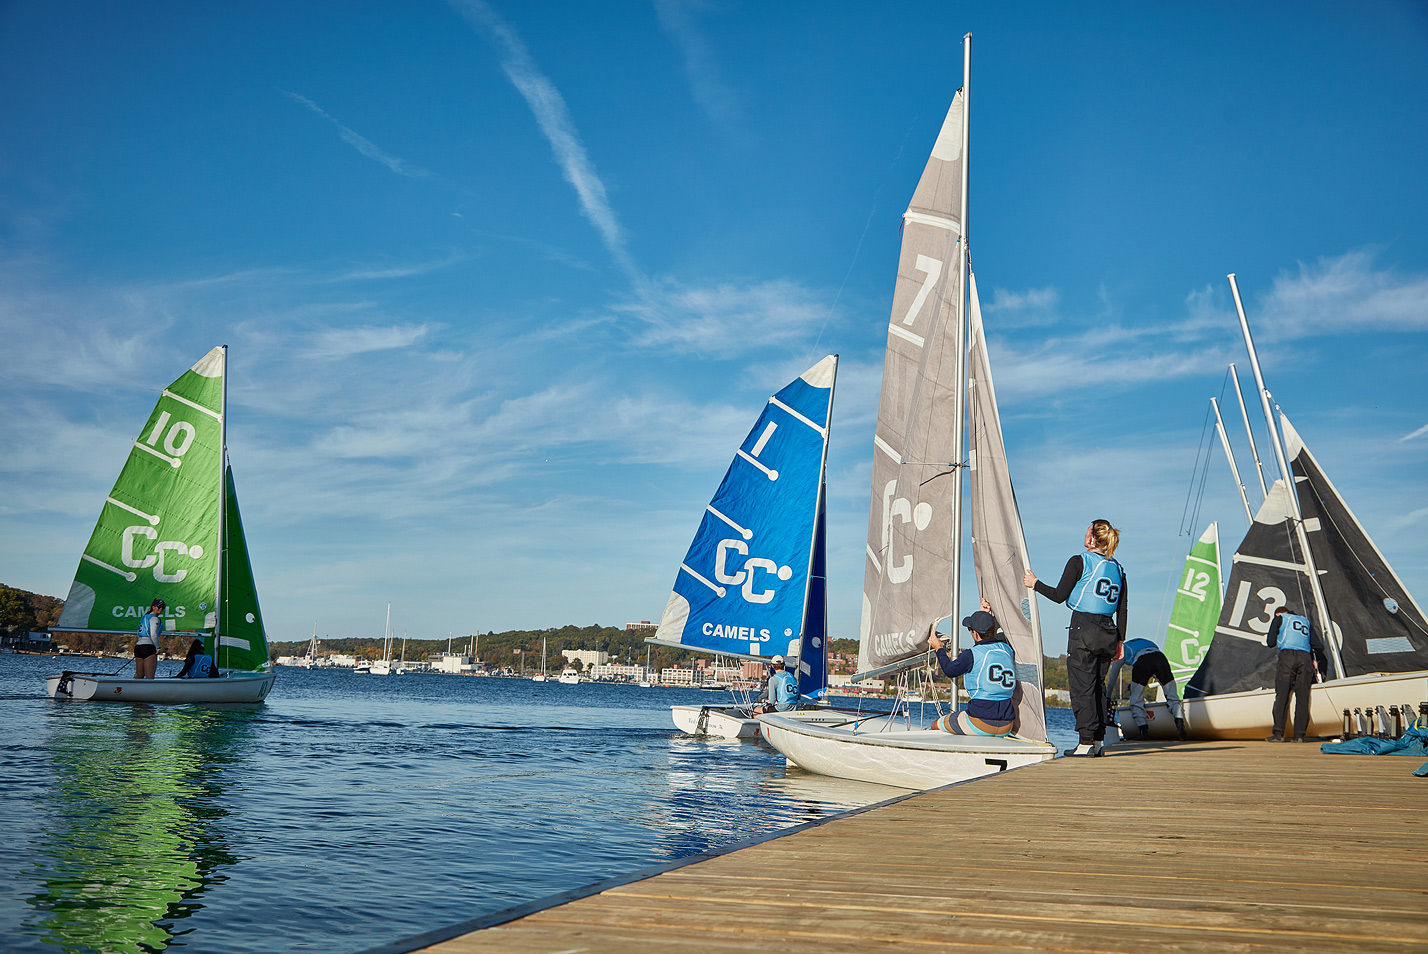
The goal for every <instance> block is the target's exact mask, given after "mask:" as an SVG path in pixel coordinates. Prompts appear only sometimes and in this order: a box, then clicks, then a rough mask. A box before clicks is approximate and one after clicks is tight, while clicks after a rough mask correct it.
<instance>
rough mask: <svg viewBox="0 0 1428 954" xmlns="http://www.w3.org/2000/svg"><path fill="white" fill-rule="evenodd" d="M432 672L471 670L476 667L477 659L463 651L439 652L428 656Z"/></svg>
mask: <svg viewBox="0 0 1428 954" xmlns="http://www.w3.org/2000/svg"><path fill="white" fill-rule="evenodd" d="M427 661H428V663H430V665H431V671H432V672H451V673H462V672H471V671H472V670H473V669H475V668H476V660H475V658H474V657H472V656H466V655H463V654H461V653H437V654H436V655H435V656H431V657H429V658H428V660H427Z"/></svg>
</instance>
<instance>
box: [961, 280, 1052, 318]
mask: <svg viewBox="0 0 1428 954" xmlns="http://www.w3.org/2000/svg"><path fill="white" fill-rule="evenodd" d="M978 297H981V296H980V295H979V296H978ZM1060 301H1061V296H1060V295H1059V294H1058V293H1057V291H1056V289H1054V288H1051V287H1049V286H1048V287H1046V288H1028V289H1027V290H1026V291H1022V292H1014V291H1008V290H1007V289H1005V288H998V289H996V290H995V291H993V292H992V300H991V301H990V302H988V303H987V304H985V305H983V308H985V309H986V310H987V311H989V312H991V311H1020V310H1023V309H1037V310H1045V309H1048V308H1055V307H1056V305H1057V304H1058V303H1059V302H1060Z"/></svg>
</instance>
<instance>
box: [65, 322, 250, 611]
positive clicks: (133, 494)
mask: <svg viewBox="0 0 1428 954" xmlns="http://www.w3.org/2000/svg"><path fill="white" fill-rule="evenodd" d="M226 363H227V361H226V352H225V351H224V349H223V348H222V347H218V348H214V349H213V350H212V351H210V352H209V353H208V354H206V355H204V357H203V358H202V359H201V360H200V361H199V362H198V363H197V364H195V365H194V366H193V367H192V368H190V369H189V370H187V371H185V372H184V373H183V375H182V376H181V377H180V378H179V379H178V380H177V381H175V382H173V383H172V384H170V385H169V386H168V387H167V388H165V389H164V391H163V393H162V395H161V396H160V397H159V400H158V403H157V404H156V405H155V406H154V411H153V413H152V414H150V415H149V419H148V421H147V422H146V423H145V424H144V428H143V430H141V431H140V432H139V436H138V437H137V438H136V439H135V440H134V443H133V445H132V446H131V448H130V450H129V459H128V460H127V461H126V462H125V464H124V469H123V470H122V471H120V473H119V479H118V480H117V481H115V483H114V489H113V490H111V491H110V492H109V496H108V497H107V498H105V501H104V507H103V509H102V510H101V511H100V513H99V522H98V523H97V524H96V526H95V528H94V534H93V536H91V537H90V538H89V544H88V545H87V546H86V547H85V548H84V555H83V556H82V557H81V558H80V561H79V569H78V570H76V571H75V574H74V583H73V584H72V585H71V586H70V591H69V597H68V598H67V599H66V600H65V606H64V611H63V613H62V614H61V616H60V620H59V624H58V625H57V626H56V629H61V630H98V631H101V632H133V631H135V630H136V629H137V628H138V625H139V617H140V616H142V615H143V614H144V612H145V611H146V609H147V607H148V605H149V602H150V601H151V600H153V599H154V598H155V597H158V598H159V599H162V600H163V601H164V602H165V603H166V604H167V606H168V609H167V612H166V613H165V620H164V629H165V630H166V631H168V632H183V631H192V630H198V629H207V628H210V627H212V626H213V625H214V622H215V621H216V614H215V595H216V594H215V589H216V586H217V578H218V542H219V541H218V527H219V507H220V505H221V503H222V497H221V494H222V478H223V469H222V454H223V420H222V413H223V375H224V373H225V365H226Z"/></svg>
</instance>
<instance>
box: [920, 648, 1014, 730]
mask: <svg viewBox="0 0 1428 954" xmlns="http://www.w3.org/2000/svg"><path fill="white" fill-rule="evenodd" d="M1008 660H1009V661H1010V663H1011V667H1012V668H1011V672H1010V673H1009V674H1008V673H1006V672H1005V666H1006V664H1007V661H1008ZM937 665H938V666H940V667H941V668H942V673H943V675H945V676H950V677H951V678H953V679H956V678H957V677H958V676H966V675H967V674H968V673H971V672H973V670H974V669H975V670H977V675H974V676H971V677H969V678H967V679H964V680H963V684H964V685H965V686H966V689H967V694H968V695H970V696H971V698H970V699H969V700H968V701H967V715H969V716H971V717H972V718H973V719H980V720H982V721H983V722H1015V721H1016V703H1015V702H1013V701H1012V695H1013V693H1015V691H1016V657H1015V656H1014V655H1013V654H1012V648H1011V644H1010V643H1008V642H1007V640H1006V637H1005V636H1002V635H1001V634H1000V633H998V634H997V635H995V636H993V637H992V638H991V639H984V640H982V641H981V642H979V643H976V644H975V645H973V646H971V647H969V648H967V649H964V650H962V651H961V652H960V653H958V654H957V658H956V659H952V658H950V657H949V656H948V655H947V650H945V649H939V650H937ZM994 666H995V667H996V668H997V669H998V672H997V674H996V675H997V678H996V679H995V680H993V679H991V678H990V677H991V676H992V669H993V667H994ZM1007 675H1010V677H1011V686H1010V687H1008V686H1007V685H1006V678H1007ZM983 676H986V677H987V678H982V677H983ZM993 687H995V688H993ZM997 696H1000V697H1001V698H995V697H997Z"/></svg>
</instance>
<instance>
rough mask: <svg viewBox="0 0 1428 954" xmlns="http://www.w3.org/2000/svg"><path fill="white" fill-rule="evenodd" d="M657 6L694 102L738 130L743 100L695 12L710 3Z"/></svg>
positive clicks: (664, 0)
mask: <svg viewBox="0 0 1428 954" xmlns="http://www.w3.org/2000/svg"><path fill="white" fill-rule="evenodd" d="M654 8H655V13H656V14H657V15H658V17H659V24H660V26H661V27H662V28H663V29H664V31H665V33H666V34H668V35H669V37H670V39H672V40H674V43H675V45H676V46H678V47H679V52H680V55H681V56H682V57H683V59H684V74H685V76H686V77H687V78H688V80H689V88H690V90H691V92H692V93H693V94H694V101H695V102H696V103H698V104H699V107H700V108H701V109H703V110H704V113H705V115H707V116H708V117H709V118H710V120H712V121H713V122H714V124H715V125H717V126H719V127H721V128H723V129H724V130H725V131H726V132H736V131H737V127H738V123H739V120H740V118H741V113H742V110H741V109H740V106H739V99H738V97H737V96H735V95H734V91H733V89H732V88H731V87H730V86H729V83H728V81H727V80H725V78H724V74H723V71H722V70H721V69H720V68H719V62H718V60H717V59H716V58H715V56H714V53H713V51H712V50H711V49H710V48H709V42H708V40H707V39H705V36H704V33H703V32H702V31H701V30H700V29H699V25H698V24H697V23H696V22H695V14H696V13H699V12H703V11H706V10H709V9H710V8H711V7H710V4H708V3H706V2H703V0H654ZM741 138H743V137H741Z"/></svg>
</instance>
